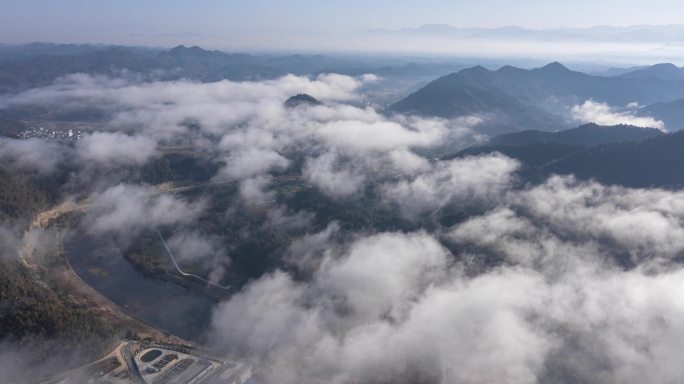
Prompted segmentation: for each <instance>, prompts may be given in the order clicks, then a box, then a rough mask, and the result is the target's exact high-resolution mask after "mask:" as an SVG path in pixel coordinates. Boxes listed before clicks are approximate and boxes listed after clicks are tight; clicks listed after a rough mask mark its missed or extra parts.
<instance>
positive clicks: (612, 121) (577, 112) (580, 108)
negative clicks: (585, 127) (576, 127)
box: [570, 100, 665, 130]
mask: <svg viewBox="0 0 684 384" xmlns="http://www.w3.org/2000/svg"><path fill="white" fill-rule="evenodd" d="M629 108H630V109H633V105H632V104H630V106H629ZM570 112H571V114H572V118H573V119H575V120H577V121H580V122H582V123H596V124H598V125H607V126H609V125H619V124H627V125H634V126H637V127H644V128H657V129H660V130H665V124H664V123H663V122H662V121H660V120H656V119H654V118H652V117H640V116H636V115H634V114H633V113H632V111H631V110H627V111H618V110H615V109H614V108H612V107H610V106H609V105H608V104H605V103H599V102H595V101H593V100H587V101H585V102H584V103H583V104H581V105H575V106H574V107H572V109H571V110H570Z"/></svg>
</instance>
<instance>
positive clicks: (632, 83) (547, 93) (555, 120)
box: [387, 63, 684, 134]
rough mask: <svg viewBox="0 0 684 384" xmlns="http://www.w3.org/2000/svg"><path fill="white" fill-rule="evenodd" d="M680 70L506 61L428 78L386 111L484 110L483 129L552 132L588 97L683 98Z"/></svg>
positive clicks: (655, 112) (623, 101) (440, 113)
mask: <svg viewBox="0 0 684 384" xmlns="http://www.w3.org/2000/svg"><path fill="white" fill-rule="evenodd" d="M681 72H682V69H680V68H677V67H675V66H674V65H657V66H654V67H649V68H644V69H638V70H636V71H632V72H627V73H623V74H621V75H620V76H613V77H606V76H594V75H588V74H585V73H581V72H576V71H571V70H569V69H568V68H566V67H565V66H563V65H562V64H560V63H552V64H549V65H546V66H544V67H541V68H536V69H532V70H526V69H521V68H516V67H512V66H505V67H502V68H501V69H499V70H496V71H492V70H488V69H486V68H484V67H481V66H478V67H474V68H469V69H465V70H462V71H460V72H457V73H453V74H450V75H447V76H443V77H441V78H438V79H437V80H434V81H432V82H431V83H429V84H428V85H426V86H425V87H423V88H421V89H419V90H418V91H416V92H415V93H413V94H411V95H409V96H408V97H406V98H405V99H403V100H400V101H399V102H397V103H395V104H393V105H391V106H390V107H389V108H388V109H387V112H388V113H401V114H419V115H423V116H436V117H443V118H453V117H459V116H465V115H483V116H484V117H485V118H486V122H485V124H483V125H482V127H481V130H482V131H483V132H484V133H488V134H500V133H506V132H515V131H520V130H524V129H539V130H546V131H553V130H558V129H562V128H565V127H567V126H568V125H569V124H570V123H572V120H570V119H569V110H570V107H571V106H573V105H578V104H582V103H583V102H585V101H587V100H593V101H594V102H597V103H606V104H608V105H610V106H614V107H617V108H618V109H619V108H625V107H626V106H627V105H628V104H630V103H633V102H637V103H639V104H640V105H649V104H654V103H662V102H668V103H669V102H672V101H675V100H679V99H682V98H684V80H683V79H684V77H680V76H681ZM665 109H667V110H668V111H669V110H671V109H673V108H667V107H662V108H661V109H654V108H650V109H646V110H644V111H638V114H639V115H643V116H652V117H655V118H658V119H660V118H661V116H662V117H663V118H666V117H667V116H665V112H664V110H665ZM671 114H673V115H674V114H675V112H672V113H671ZM670 120H671V119H670ZM671 123H672V121H671ZM675 126H678V125H675Z"/></svg>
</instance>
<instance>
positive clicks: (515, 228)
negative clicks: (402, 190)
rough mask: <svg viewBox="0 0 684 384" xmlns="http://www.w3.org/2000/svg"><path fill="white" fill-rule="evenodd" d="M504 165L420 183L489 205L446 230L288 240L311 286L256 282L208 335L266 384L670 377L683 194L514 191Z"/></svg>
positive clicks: (555, 183) (574, 185) (557, 187)
mask: <svg viewBox="0 0 684 384" xmlns="http://www.w3.org/2000/svg"><path fill="white" fill-rule="evenodd" d="M509 162H510V159H507V158H505V157H503V156H500V155H496V156H493V157H481V158H469V159H464V160H458V161H457V162H445V165H443V166H444V167H445V168H444V169H442V168H440V166H438V165H433V166H432V167H433V168H435V170H432V172H434V173H436V174H442V173H441V172H446V170H449V173H445V174H446V175H447V176H445V177H442V178H438V177H431V178H429V179H428V180H431V181H430V183H429V182H428V181H423V183H426V184H429V185H430V186H431V187H432V188H436V190H438V191H442V192H440V193H441V194H443V195H445V196H451V198H455V199H456V201H459V200H462V199H466V201H469V200H468V199H472V198H473V196H477V195H480V194H482V195H483V196H487V195H488V194H489V196H490V200H491V204H485V205H484V206H483V207H482V209H483V210H482V211H480V213H474V214H472V215H471V216H470V218H468V219H467V220H464V221H462V222H460V223H457V224H456V225H454V226H453V227H451V228H448V229H445V230H436V231H434V232H431V233H428V232H425V231H416V232H407V233H396V232H383V233H378V234H358V233H356V234H353V233H352V234H349V233H347V234H345V233H343V231H341V230H340V227H339V226H338V225H336V224H332V225H331V226H329V227H328V228H326V229H325V230H323V231H321V232H318V233H313V234H310V235H307V236H305V237H303V238H301V239H300V240H298V241H296V242H294V243H293V244H292V245H291V253H290V254H289V255H290V256H288V260H289V261H290V262H291V263H292V265H293V266H296V268H298V269H299V270H304V271H308V272H307V274H306V275H305V276H308V277H305V278H303V279H302V278H301V277H300V278H297V279H295V278H294V277H293V276H291V275H289V274H288V273H285V272H282V271H277V272H274V273H273V274H270V275H265V276H263V277H262V278H260V279H258V280H256V281H254V282H252V283H251V284H249V285H247V287H246V288H245V289H244V290H243V291H242V292H240V293H239V294H237V295H236V296H234V297H233V298H231V299H229V300H228V301H226V302H224V303H222V304H221V305H220V306H219V307H218V309H217V310H216V311H215V312H214V317H213V321H212V322H213V332H212V339H213V340H215V341H216V345H217V346H219V347H221V348H223V349H224V350H225V351H227V352H228V353H229V354H232V355H234V356H248V357H250V358H252V359H255V360H256V361H259V362H260V363H261V366H262V367H264V370H263V372H262V373H263V374H264V377H265V380H266V382H275V381H278V382H285V383H288V382H301V381H303V380H305V381H307V382H348V381H371V382H372V381H382V380H389V381H393V382H396V381H404V382H445V383H489V382H492V381H496V382H504V383H516V384H517V383H535V382H547V381H558V380H565V379H568V380H577V382H586V381H591V382H598V383H613V382H625V383H639V382H644V381H645V382H668V381H672V380H676V378H677V377H679V376H681V374H682V373H684V371H682V369H681V367H680V365H679V364H677V362H676V361H675V359H673V356H676V355H677V352H678V351H679V344H678V343H679V341H680V340H681V338H680V337H679V334H680V333H681V330H682V329H681V326H680V325H679V323H680V322H679V320H678V319H679V318H680V316H681V315H682V310H681V308H684V306H683V305H682V302H681V301H682V300H681V299H680V296H681V295H679V294H678V292H679V291H681V289H682V288H684V287H682V284H684V283H681V282H682V281H684V280H682V277H683V274H684V268H682V266H681V265H680V264H679V263H678V262H676V261H675V260H678V258H680V257H681V255H682V254H683V252H684V249H682V245H683V244H682V243H681V241H679V240H677V239H679V238H682V237H684V236H682V230H683V229H684V227H683V226H684V216H683V214H684V195H682V194H681V193H679V192H672V191H664V190H657V189H630V188H623V187H610V186H604V185H601V184H599V183H595V182H580V181H577V180H575V179H574V178H572V177H552V178H551V179H549V180H548V181H546V182H544V183H541V184H539V185H536V186H526V187H522V188H518V187H516V186H515V185H514V184H511V183H510V180H511V179H510V177H511V172H514V171H515V169H516V164H515V162H510V163H509ZM451 167H454V169H450V168H451ZM459 167H460V170H459V171H457V170H458V169H459ZM475 170H480V172H475ZM438 171H439V172H438ZM450 172H461V173H458V177H454V176H451V174H450ZM417 177H420V176H417ZM451 178H454V179H455V180H458V182H449V180H450V179H451ZM433 179H434V180H442V181H444V180H446V181H447V182H444V187H443V189H439V187H438V186H437V184H436V182H435V183H432V180H433ZM459 185H460V186H461V187H460V188H462V189H461V190H459V191H456V192H454V191H453V189H457V190H458V186H459ZM432 188H426V190H431V189H432ZM446 191H448V192H446ZM464 191H465V192H464ZM419 195H420V194H419V193H416V192H414V193H407V194H405V195H402V196H403V200H402V201H403V204H404V205H407V206H410V204H409V201H411V200H415V199H416V196H419ZM444 199H446V198H444ZM428 201H430V204H428V206H429V207H431V208H432V209H436V208H438V207H440V206H444V205H443V204H442V203H440V202H441V201H443V200H442V199H436V200H429V199H428ZM476 212H477V211H476ZM445 244H446V245H448V248H447V246H446V245H445ZM625 257H627V259H625ZM572 378H574V379H572Z"/></svg>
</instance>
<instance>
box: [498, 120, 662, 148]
mask: <svg viewBox="0 0 684 384" xmlns="http://www.w3.org/2000/svg"><path fill="white" fill-rule="evenodd" d="M662 135H664V133H663V132H662V131H660V130H658V129H655V128H641V127H635V126H631V125H615V126H600V125H597V124H585V125H582V126H580V127H577V128H573V129H567V130H564V131H558V132H544V131H538V130H527V131H521V132H516V133H509V134H504V135H500V136H496V137H494V138H492V139H490V140H489V141H488V142H487V144H486V145H525V144H533V143H540V142H554V143H559V144H568V145H585V146H594V145H601V144H609V143H619V142H633V141H642V140H646V139H650V138H652V137H657V136H662Z"/></svg>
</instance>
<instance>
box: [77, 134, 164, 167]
mask: <svg viewBox="0 0 684 384" xmlns="http://www.w3.org/2000/svg"><path fill="white" fill-rule="evenodd" d="M156 149H157V143H156V141H154V140H152V139H150V138H148V137H143V136H128V135H126V134H123V133H120V132H95V133H92V134H89V135H86V136H84V137H83V138H82V139H81V140H80V141H79V142H78V144H77V153H78V155H79V156H80V157H81V158H82V159H83V160H85V161H96V162H99V163H102V164H111V163H113V164H117V165H134V164H138V165H139V164H144V163H145V162H146V161H147V160H148V159H149V158H150V157H152V155H154V153H155V151H156Z"/></svg>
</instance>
